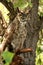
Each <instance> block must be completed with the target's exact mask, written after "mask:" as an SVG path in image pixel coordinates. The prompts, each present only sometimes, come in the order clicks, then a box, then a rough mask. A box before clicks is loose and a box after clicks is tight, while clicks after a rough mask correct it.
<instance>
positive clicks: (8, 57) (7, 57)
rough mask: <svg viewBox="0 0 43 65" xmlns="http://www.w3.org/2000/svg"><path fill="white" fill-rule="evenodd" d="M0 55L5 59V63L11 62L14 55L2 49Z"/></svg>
mask: <svg viewBox="0 0 43 65" xmlns="http://www.w3.org/2000/svg"><path fill="white" fill-rule="evenodd" d="M2 57H3V59H4V60H5V62H6V63H11V61H12V59H13V57H14V54H13V53H11V52H9V51H4V52H3V53H2Z"/></svg>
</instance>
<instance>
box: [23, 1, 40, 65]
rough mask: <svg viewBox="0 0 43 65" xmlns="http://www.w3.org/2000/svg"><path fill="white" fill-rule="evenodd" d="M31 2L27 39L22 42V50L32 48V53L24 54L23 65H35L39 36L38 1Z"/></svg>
mask: <svg viewBox="0 0 43 65" xmlns="http://www.w3.org/2000/svg"><path fill="white" fill-rule="evenodd" d="M31 2H32V5H33V6H32V10H31V14H30V20H28V23H27V30H28V32H27V37H26V40H25V42H24V48H25V47H26V48H32V49H33V52H32V53H26V54H24V58H25V65H35V57H36V53H35V52H36V46H37V41H38V36H39V34H38V33H39V28H38V26H37V23H38V5H39V0H31Z"/></svg>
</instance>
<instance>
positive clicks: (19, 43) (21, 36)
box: [12, 14, 27, 49]
mask: <svg viewBox="0 0 43 65" xmlns="http://www.w3.org/2000/svg"><path fill="white" fill-rule="evenodd" d="M23 20H24V19H23ZM23 20H22V19H21V17H20V16H19V14H18V15H17V17H16V21H15V23H16V26H17V27H16V29H15V33H14V35H13V37H14V39H13V40H12V45H13V47H14V48H15V49H18V48H20V49H21V48H23V43H24V40H25V39H26V35H27V30H26V27H25V25H26V21H24V22H23Z"/></svg>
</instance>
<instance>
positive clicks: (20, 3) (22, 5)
mask: <svg viewBox="0 0 43 65" xmlns="http://www.w3.org/2000/svg"><path fill="white" fill-rule="evenodd" d="M27 6H28V2H27V1H25V0H18V1H17V2H16V3H14V8H16V7H18V8H20V9H22V10H23V9H24V8H26V7H27Z"/></svg>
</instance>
